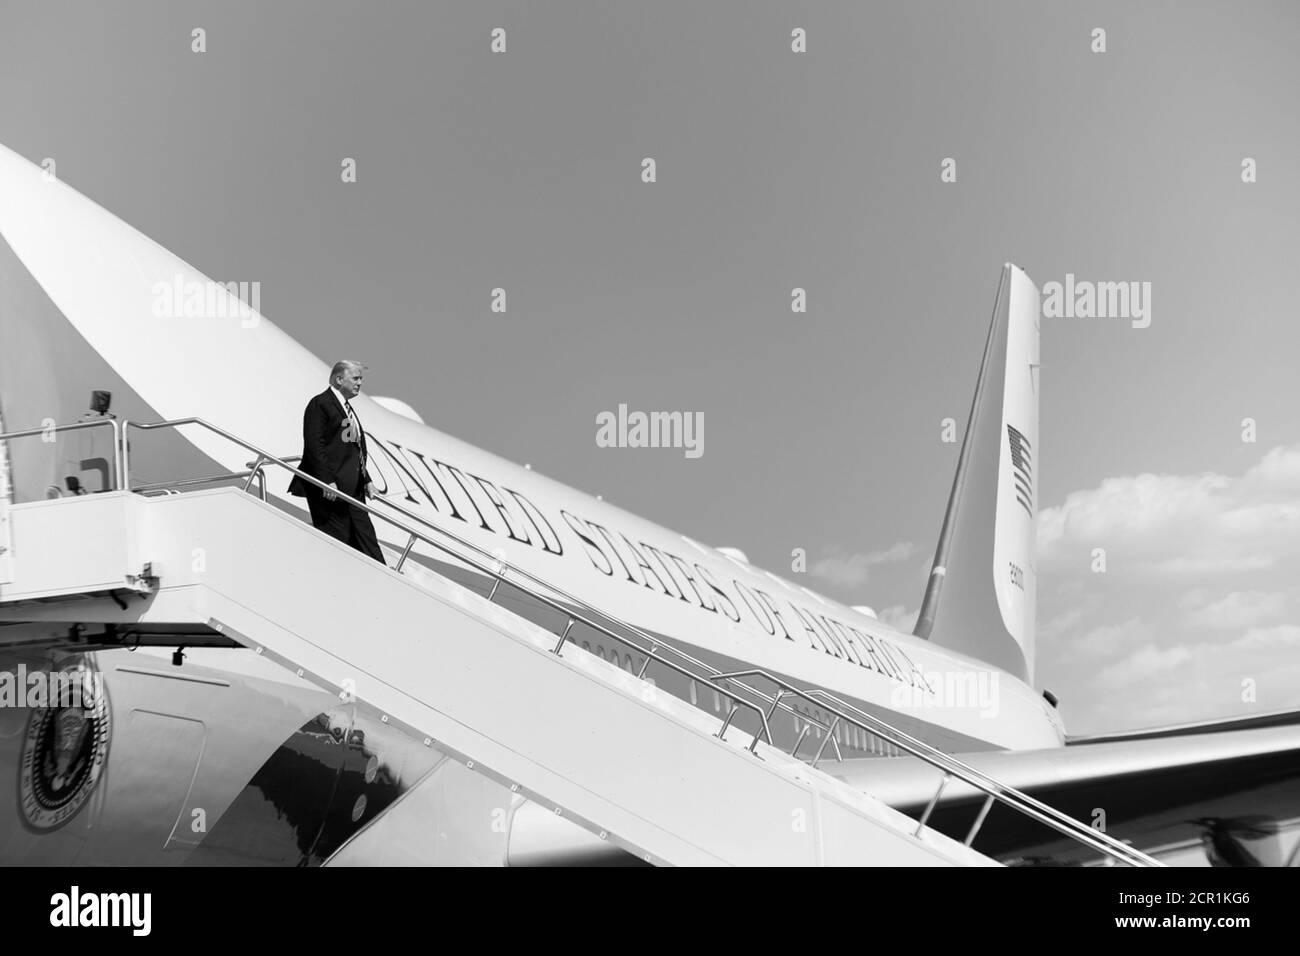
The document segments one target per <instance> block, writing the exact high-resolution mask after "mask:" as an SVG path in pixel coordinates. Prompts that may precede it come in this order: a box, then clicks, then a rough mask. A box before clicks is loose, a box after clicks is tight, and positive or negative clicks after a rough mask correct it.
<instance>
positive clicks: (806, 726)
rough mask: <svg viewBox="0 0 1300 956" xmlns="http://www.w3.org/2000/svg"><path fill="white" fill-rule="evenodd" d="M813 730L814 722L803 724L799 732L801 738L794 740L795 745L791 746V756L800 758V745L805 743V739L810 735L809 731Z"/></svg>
mask: <svg viewBox="0 0 1300 956" xmlns="http://www.w3.org/2000/svg"><path fill="white" fill-rule="evenodd" d="M811 730H812V724H808V723H805V724H804V725H803V730H801V731H800V732H799V739H798V740H796V741H795V742H794V746H793V747H791V748H790V756H791V757H795V758H796V759H797V758H798V754H799V745H800V744H802V743H803V739H804V738H805V737H807V736H808V732H809V731H811Z"/></svg>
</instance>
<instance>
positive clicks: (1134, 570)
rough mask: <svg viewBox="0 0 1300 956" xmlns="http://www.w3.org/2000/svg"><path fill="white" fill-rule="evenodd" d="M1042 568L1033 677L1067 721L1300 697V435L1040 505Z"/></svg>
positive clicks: (1169, 714) (1258, 707)
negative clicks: (1095, 556)
mask: <svg viewBox="0 0 1300 956" xmlns="http://www.w3.org/2000/svg"><path fill="white" fill-rule="evenodd" d="M1098 547H1100V548H1104V549H1105V550H1106V572H1105V573H1094V572H1093V570H1092V563H1093V562H1092V549H1093V548H1098ZM1038 570H1039V608H1038V611H1039V619H1040V620H1041V621H1043V624H1042V625H1041V627H1040V629H1039V641H1040V652H1039V657H1038V660H1039V669H1038V673H1037V675H1036V676H1037V679H1038V681H1039V682H1040V683H1042V684H1045V685H1046V686H1048V687H1050V688H1051V689H1052V690H1053V691H1054V692H1055V693H1057V695H1058V696H1059V697H1060V698H1061V701H1062V705H1063V708H1062V709H1063V713H1064V714H1065V715H1066V718H1067V720H1068V721H1069V724H1068V726H1069V729H1070V732H1071V733H1076V734H1086V733H1097V732H1101V731H1105V730H1128V729H1135V728H1139V727H1149V726H1153V725H1162V724H1170V723H1183V722H1190V721H1198V720H1208V719H1214V718H1218V717H1240V716H1244V715H1247V714H1250V713H1258V712H1262V711H1269V710H1279V709H1284V708H1288V707H1300V587H1297V586H1296V583H1295V582H1296V581H1297V580H1298V579H1300V445H1297V446H1293V447H1281V448H1274V449H1272V450H1271V451H1269V452H1267V453H1266V454H1264V455H1263V456H1262V457H1261V458H1260V460H1259V461H1258V462H1257V464H1255V465H1254V466H1253V467H1251V468H1249V469H1247V470H1246V471H1245V472H1244V473H1243V474H1240V475H1233V476H1229V475H1222V474H1214V473H1205V474H1198V475H1167V474H1166V475H1155V474H1143V475H1137V476H1126V477H1119V478H1109V479H1106V480H1105V481H1102V482H1101V483H1100V484H1099V485H1098V486H1097V487H1096V488H1093V489H1088V490H1083V491H1076V492H1074V493H1072V494H1070V495H1068V496H1067V497H1066V499H1065V501H1064V503H1063V504H1061V505H1058V506H1057V507H1054V508H1048V509H1046V510H1044V511H1043V512H1042V514H1041V515H1040V518H1039V559H1038ZM1248 688H1250V689H1253V693H1254V694H1255V697H1254V699H1251V694H1250V693H1247V689H1248Z"/></svg>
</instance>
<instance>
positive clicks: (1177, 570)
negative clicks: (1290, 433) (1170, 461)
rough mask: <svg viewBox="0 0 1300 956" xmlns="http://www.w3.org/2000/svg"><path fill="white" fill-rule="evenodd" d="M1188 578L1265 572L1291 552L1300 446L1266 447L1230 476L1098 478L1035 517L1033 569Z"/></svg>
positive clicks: (1299, 502)
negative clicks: (1100, 557) (1095, 568)
mask: <svg viewBox="0 0 1300 956" xmlns="http://www.w3.org/2000/svg"><path fill="white" fill-rule="evenodd" d="M1094 548H1104V549H1105V550H1106V563H1107V573H1109V574H1116V573H1118V574H1126V575H1133V574H1138V575H1148V576H1157V577H1177V578H1194V577H1200V576H1203V575H1212V574H1225V575H1228V574H1240V573H1244V572H1250V571H1254V572H1260V571H1266V570H1269V569H1271V568H1274V567H1276V566H1277V564H1278V562H1279V561H1280V560H1283V559H1286V558H1293V557H1296V556H1300V445H1297V446H1294V447H1290V448H1281V447H1279V448H1274V449H1273V450H1272V451H1270V452H1268V454H1267V455H1265V456H1264V458H1263V459H1262V460H1261V461H1260V463H1259V464H1258V465H1256V466H1255V467H1254V468H1251V469H1250V470H1249V471H1247V472H1246V473H1245V474H1244V475H1242V476H1240V477H1227V476H1225V475H1219V474H1210V473H1207V474H1201V475H1191V476H1185V475H1154V474H1141V475H1136V476H1130V477H1122V478H1107V479H1106V480H1105V481H1103V482H1102V483H1101V485H1100V486H1099V487H1097V488H1094V489H1091V490H1088V491H1076V492H1074V493H1072V494H1070V495H1069V496H1068V497H1067V498H1066V500H1065V503H1064V504H1063V505H1060V506H1058V507H1055V508H1047V509H1045V510H1044V511H1043V512H1042V513H1041V514H1040V515H1039V518H1038V553H1039V568H1040V571H1050V570H1061V571H1069V570H1070V569H1072V568H1088V567H1089V566H1090V564H1091V560H1092V549H1094Z"/></svg>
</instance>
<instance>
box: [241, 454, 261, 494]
mask: <svg viewBox="0 0 1300 956" xmlns="http://www.w3.org/2000/svg"><path fill="white" fill-rule="evenodd" d="M264 461H266V456H265V455H258V456H257V461H255V462H253V468H252V470H251V471H250V472H249V473H248V480H247V481H245V482H244V491H247V490H248V489H249V488H251V487H253V479H254V478H256V477H257V474H258V472H259V471H261V469H262V462H264Z"/></svg>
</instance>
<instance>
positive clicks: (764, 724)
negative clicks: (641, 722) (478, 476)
mask: <svg viewBox="0 0 1300 956" xmlns="http://www.w3.org/2000/svg"><path fill="white" fill-rule="evenodd" d="M181 425H199V426H202V427H204V428H207V429H208V430H210V431H212V432H213V433H215V434H218V435H221V436H222V437H223V438H225V439H227V440H228V441H230V442H233V443H234V444H236V445H239V446H240V447H242V448H245V449H247V450H248V451H252V452H254V453H256V454H257V455H258V456H259V462H258V465H257V466H255V467H254V469H253V471H254V472H256V471H257V470H258V469H259V468H260V467H262V466H263V465H267V464H273V465H277V466H279V467H281V468H283V469H285V470H286V471H288V472H291V473H292V474H294V475H296V476H298V477H300V478H302V479H304V480H305V481H308V482H310V483H311V484H313V485H315V486H316V487H317V488H320V489H321V490H322V491H332V492H334V494H335V495H336V497H337V498H339V499H341V500H343V501H345V502H347V503H348V504H350V505H352V506H354V507H357V508H360V509H362V510H363V511H365V512H366V513H368V514H370V515H373V516H374V517H377V518H379V519H380V520H382V521H386V522H388V523H389V524H391V525H393V526H394V527H396V528H398V529H399V530H401V531H404V532H405V533H407V534H408V535H410V536H411V540H410V541H408V543H407V546H406V549H405V550H404V551H403V553H402V561H405V559H406V557H407V556H408V555H409V554H410V552H411V548H412V546H413V545H414V542H415V541H416V540H420V541H424V542H425V543H426V544H429V545H431V546H432V547H435V548H437V549H438V550H440V551H444V552H446V553H447V554H450V555H452V556H453V557H455V558H456V559H457V560H458V561H462V562H465V563H466V564H469V565H471V566H473V567H475V568H477V569H478V570H480V571H483V572H484V573H486V574H488V575H490V576H493V577H495V578H496V579H497V584H498V585H499V584H500V583H501V581H503V580H504V579H505V571H506V570H507V569H509V570H512V571H516V572H518V573H520V574H521V575H525V576H528V577H531V575H529V574H528V572H526V571H523V569H520V568H516V567H514V566H513V565H511V564H509V563H508V562H506V561H504V560H501V559H499V558H496V557H495V556H492V555H490V553H489V552H487V551H484V550H483V549H482V548H480V547H478V546H477V545H475V544H473V543H472V542H469V541H465V540H464V539H462V538H460V537H459V536H457V535H455V534H453V533H451V532H449V531H445V530H443V529H442V528H438V527H437V526H436V525H428V523H427V522H426V521H425V520H424V519H423V518H419V517H418V516H413V517H416V518H417V520H418V521H419V522H420V523H421V524H426V525H428V527H430V528H432V529H433V530H435V531H437V532H438V533H439V534H442V535H445V536H446V537H449V538H451V539H452V540H454V541H456V542H458V543H459V544H462V545H464V546H466V547H468V548H470V549H472V550H474V551H477V552H478V553H480V554H482V555H484V556H490V557H492V558H493V562H492V563H493V564H495V565H496V567H495V568H494V567H490V566H488V565H485V564H481V563H479V562H478V561H476V560H474V559H473V558H469V557H466V556H465V555H463V554H457V553H456V552H454V551H452V550H450V549H449V548H447V547H445V546H444V545H442V544H440V543H439V542H437V541H435V540H433V539H432V538H430V537H429V536H428V535H427V534H424V533H422V532H420V531H418V530H416V529H414V528H411V527H409V526H408V525H406V524H405V523H404V522H401V521H398V520H397V519H396V518H394V517H393V516H391V515H387V514H384V513H383V512H381V511H378V510H376V509H375V508H372V507H371V506H370V505H367V504H365V503H364V502H361V501H358V500H357V499H356V498H353V497H352V496H351V495H347V494H344V493H343V492H342V491H339V490H337V489H336V488H331V487H330V486H329V485H326V484H325V483H324V482H322V481H320V480H318V479H316V478H314V477H312V476H311V475H309V474H307V473H306V472H303V471H300V470H299V469H297V468H294V467H293V466H292V465H289V464H287V463H285V462H284V460H283V459H280V458H277V457H276V456H275V455H272V454H271V453H270V452H268V451H265V450H263V449H261V448H258V447H257V446H256V445H253V444H251V443H250V442H246V441H244V440H243V439H242V438H239V437H237V436H235V435H232V434H231V433H230V432H227V431H226V430H225V429H223V428H220V427H218V426H216V425H213V424H211V423H210V422H206V421H204V420H203V419H201V418H181V419H174V420H171V421H164V422H147V423H146V422H130V421H128V422H125V423H124V425H123V434H128V433H129V430H130V429H131V428H139V429H142V430H145V431H149V430H152V429H155V428H169V427H177V426H181ZM0 437H3V436H0ZM122 467H123V472H124V474H125V475H126V476H127V481H126V485H125V487H124V490H127V491H130V490H131V488H130V459H129V454H128V453H127V450H126V448H125V446H124V447H123V454H122ZM250 481H251V477H250ZM245 487H246V488H247V485H246V486H245ZM386 504H388V505H389V506H390V507H393V508H395V509H396V510H398V511H401V512H402V513H403V514H406V513H407V512H406V509H404V508H401V507H400V506H397V505H393V504H392V503H391V502H386ZM401 563H402V562H401V561H399V563H398V567H396V568H394V569H393V570H396V571H398V572H399V573H400V571H401ZM539 583H541V582H539ZM544 586H545V585H544ZM495 593H496V587H495V586H494V587H493V589H492V594H493V595H494V594H495ZM528 593H529V594H530V595H531V596H532V597H534V598H536V599H537V600H540V601H542V602H543V603H545V604H547V605H549V606H550V607H552V608H554V609H555V610H557V611H560V612H561V613H563V614H565V615H567V616H568V618H569V624H568V626H567V627H566V628H565V630H564V634H563V635H562V636H561V638H560V643H559V644H557V645H556V646H555V647H554V648H553V649H552V651H551V652H552V653H553V654H555V655H556V656H560V651H561V649H562V648H563V646H564V641H565V640H566V639H567V637H568V634H569V631H570V630H572V628H573V624H574V622H575V621H580V622H581V623H583V624H586V625H587V626H589V627H591V628H594V629H595V630H597V631H600V632H601V633H603V634H606V635H607V636H609V637H610V638H612V639H614V640H616V641H618V642H619V643H621V644H623V645H625V646H630V647H634V648H636V650H638V651H640V652H641V653H643V654H645V655H646V656H647V658H653V659H654V660H655V661H656V662H657V663H659V664H662V665H663V666H665V667H667V668H669V669H670V670H672V671H675V672H677V673H679V674H681V675H682V676H684V677H687V678H689V679H691V680H697V679H700V676H701V675H699V674H694V673H692V672H691V671H688V670H686V669H685V668H684V667H681V666H680V665H678V664H675V663H673V662H672V661H670V660H667V659H666V658H663V657H661V656H659V655H658V654H657V653H655V652H654V651H652V650H645V649H644V648H641V647H638V646H637V645H636V644H635V643H633V642H632V641H629V640H628V639H627V638H625V637H623V636H621V635H619V634H617V633H615V632H614V631H611V630H610V629H609V628H607V627H604V626H603V625H601V624H598V623H596V622H595V621H593V620H591V619H590V618H587V617H585V616H583V615H582V614H579V613H577V612H575V611H574V610H573V609H572V608H567V607H565V606H564V605H563V604H561V603H559V602H558V601H556V600H554V599H552V598H550V597H548V596H547V595H545V594H537V593H535V592H531V591H530V592H528ZM491 598H492V595H489V597H488V600H491ZM575 600H577V599H575ZM579 603H582V604H583V605H584V606H586V605H585V603H584V602H579ZM589 610H591V611H593V612H594V613H596V614H600V615H602V616H608V615H605V614H604V612H602V611H599V610H597V609H595V608H589ZM610 620H617V619H615V618H613V617H610ZM619 623H622V622H619ZM628 627H631V625H628ZM643 636H645V637H646V638H647V639H648V640H653V639H651V638H649V636H648V635H643ZM660 646H662V647H665V648H667V647H668V646H669V645H666V644H662V642H660ZM647 664H648V661H647ZM644 672H645V668H644V667H643V668H642V674H644ZM704 679H706V680H709V681H710V682H712V678H704ZM718 689H719V690H720V691H721V692H722V693H723V694H725V695H726V697H727V698H728V699H730V700H731V701H732V702H733V704H734V705H735V706H733V708H732V711H731V712H730V713H729V714H728V716H727V720H726V722H725V723H724V724H723V728H722V730H721V731H720V732H719V733H718V734H717V736H719V737H722V736H723V735H724V734H725V733H726V731H727V728H728V727H729V726H730V723H731V720H732V718H734V716H735V711H736V709H737V708H740V707H743V708H746V709H749V710H752V711H753V712H754V713H755V714H756V715H757V716H758V720H759V729H758V731H756V732H755V734H754V739H753V741H752V742H751V743H750V745H749V747H748V749H749V751H750V752H751V753H753V752H755V751H756V748H757V747H758V742H759V740H760V739H764V738H766V740H767V742H768V743H769V744H771V743H772V732H771V728H770V726H769V724H768V719H767V715H766V714H764V712H763V710H762V708H761V707H759V706H758V705H756V704H753V703H751V702H750V701H748V700H745V699H744V698H742V697H739V696H738V695H737V694H734V693H731V692H729V691H728V690H727V689H726V688H724V687H719V688H718Z"/></svg>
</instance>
